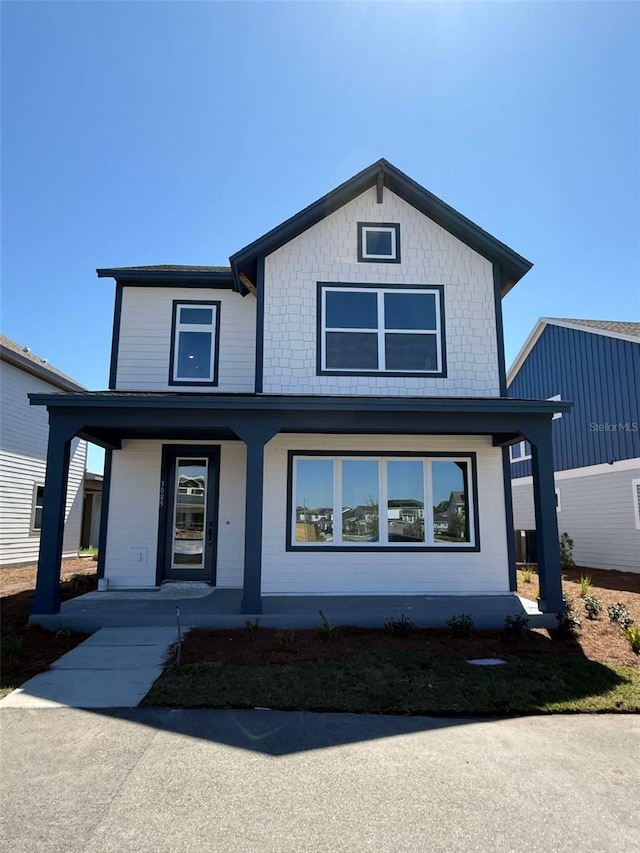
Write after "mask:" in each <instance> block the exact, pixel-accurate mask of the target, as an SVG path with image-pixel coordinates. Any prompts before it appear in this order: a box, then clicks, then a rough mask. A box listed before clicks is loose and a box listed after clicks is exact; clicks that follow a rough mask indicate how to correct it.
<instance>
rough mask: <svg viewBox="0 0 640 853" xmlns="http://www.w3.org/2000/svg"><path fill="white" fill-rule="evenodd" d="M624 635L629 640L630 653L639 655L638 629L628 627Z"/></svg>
mask: <svg viewBox="0 0 640 853" xmlns="http://www.w3.org/2000/svg"><path fill="white" fill-rule="evenodd" d="M624 635H625V637H626V638H627V640H629V644H630V646H631V651H632V652H635V654H637V655H640V628H634V627H633V626H632V625H629V627H628V628H625V629H624Z"/></svg>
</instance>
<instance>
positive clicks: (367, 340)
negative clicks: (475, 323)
mask: <svg viewBox="0 0 640 853" xmlns="http://www.w3.org/2000/svg"><path fill="white" fill-rule="evenodd" d="M318 288H319V293H318V302H319V304H318V318H319V336H318V337H319V347H318V350H319V351H318V362H319V364H318V372H319V373H328V374H333V375H338V374H340V373H344V374H349V375H366V376H368V375H371V376H374V375H376V374H378V373H380V374H390V375H395V376H407V375H409V376H411V375H414V374H415V375H430V376H444V375H445V372H444V322H443V313H442V291H443V288H442V286H441V285H430V286H414V287H409V286H398V285H396V286H394V287H377V286H371V285H340V284H319V285H318Z"/></svg>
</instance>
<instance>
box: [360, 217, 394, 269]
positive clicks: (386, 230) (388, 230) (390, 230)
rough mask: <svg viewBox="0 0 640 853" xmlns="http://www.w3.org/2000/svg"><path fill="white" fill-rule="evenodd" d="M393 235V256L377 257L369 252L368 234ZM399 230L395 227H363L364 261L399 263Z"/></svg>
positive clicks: (361, 237)
mask: <svg viewBox="0 0 640 853" xmlns="http://www.w3.org/2000/svg"><path fill="white" fill-rule="evenodd" d="M369 233H374V234H391V254H389V255H376V254H372V253H370V252H367V234H369ZM397 238H398V229H397V228H396V227H395V226H394V225H361V226H360V239H361V241H362V242H361V254H362V260H363V261H397V260H398V239H397Z"/></svg>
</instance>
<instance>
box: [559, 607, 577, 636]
mask: <svg viewBox="0 0 640 853" xmlns="http://www.w3.org/2000/svg"><path fill="white" fill-rule="evenodd" d="M563 602H564V611H563V612H562V613H556V620H557V622H558V634H560V636H562V637H573V636H574V635H575V634H576V632H577V630H578V628H579V627H580V626H581V625H582V621H581V620H580V619H579V618H578V617H577V616H576V614H575V611H574V609H573V602H572V601H570V600H569V599H567V598H563Z"/></svg>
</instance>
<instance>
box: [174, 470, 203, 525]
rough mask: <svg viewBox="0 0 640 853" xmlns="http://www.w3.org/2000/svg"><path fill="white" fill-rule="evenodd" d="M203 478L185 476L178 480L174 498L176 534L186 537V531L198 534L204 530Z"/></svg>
mask: <svg viewBox="0 0 640 853" xmlns="http://www.w3.org/2000/svg"><path fill="white" fill-rule="evenodd" d="M204 492H205V483H204V477H190V476H187V475H185V474H183V475H181V476H180V478H179V479H178V493H177V497H176V533H177V535H178V536H180V535H182V536H184V535H188V531H197V532H198V533H200V532H201V531H202V530H203V529H204Z"/></svg>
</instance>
